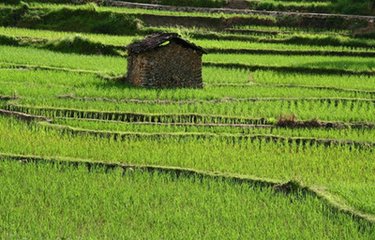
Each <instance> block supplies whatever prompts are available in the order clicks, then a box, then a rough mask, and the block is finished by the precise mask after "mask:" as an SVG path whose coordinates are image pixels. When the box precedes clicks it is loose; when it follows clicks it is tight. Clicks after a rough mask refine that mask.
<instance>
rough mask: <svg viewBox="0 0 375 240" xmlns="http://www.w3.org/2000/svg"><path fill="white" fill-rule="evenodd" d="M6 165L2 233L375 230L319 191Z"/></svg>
mask: <svg viewBox="0 0 375 240" xmlns="http://www.w3.org/2000/svg"><path fill="white" fill-rule="evenodd" d="M0 171H1V172H2V174H1V175H0V184H1V186H2V187H1V190H0V192H1V196H7V197H4V198H0V203H1V205H2V206H7V207H6V208H5V209H3V210H2V211H1V213H0V218H1V219H2V220H4V221H2V222H1V228H2V231H1V233H0V236H1V237H2V238H107V237H109V238H173V239H186V238H202V237H204V238H210V239H212V238H231V239H235V238H247V237H252V238H263V237H266V238H279V237H282V238H284V237H285V238H291V237H292V238H294V237H295V238H315V237H319V238H320V239H330V238H340V239H369V238H371V237H373V236H374V235H373V234H374V231H373V230H372V229H371V228H370V226H369V225H367V224H366V223H362V222H360V223H357V222H353V220H351V219H350V218H349V217H348V216H345V215H343V214H334V213H332V212H331V211H330V209H328V208H327V207H326V206H324V205H322V204H321V202H319V201H318V200H317V199H315V198H313V197H310V196H306V197H303V196H301V194H299V193H296V194H295V195H291V196H287V197H286V196H283V195H281V194H274V193H273V192H272V190H270V189H259V188H256V187H249V186H248V185H246V184H236V183H232V182H229V181H226V180H212V179H207V178H203V179H202V178H199V177H195V176H192V177H188V178H185V177H177V176H176V175H171V174H158V173H147V172H140V171H137V170H136V171H134V172H129V171H127V172H126V173H125V175H123V172H122V171H120V170H119V169H116V170H112V171H110V172H109V173H108V172H107V173H106V172H104V171H103V170H102V169H91V170H90V172H88V170H87V169H86V168H84V167H79V168H74V167H69V166H64V165H62V166H59V165H51V164H46V165H35V164H26V165H24V164H20V163H16V162H6V161H1V162H0ZM30 222H32V223H33V225H30V224H29V223H30ZM259 222H264V224H262V226H261V227H260V226H259ZM361 224H363V225H365V227H363V225H361ZM280 226H282V228H281V229H280ZM344 226H345V227H344ZM301 228H303V229H304V230H303V231H301V230H300V229H301Z"/></svg>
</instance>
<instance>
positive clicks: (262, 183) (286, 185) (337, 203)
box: [0, 153, 375, 225]
mask: <svg viewBox="0 0 375 240" xmlns="http://www.w3.org/2000/svg"><path fill="white" fill-rule="evenodd" d="M0 159H2V160H3V161H7V160H8V161H9V160H10V161H19V162H22V163H38V164H39V163H40V164H43V163H54V164H67V165H70V166H86V167H87V168H88V170H90V169H91V168H95V167H101V168H105V169H106V170H111V169H115V168H121V169H123V171H124V173H125V172H126V171H134V170H135V169H136V170H141V171H145V172H160V173H164V174H170V173H173V174H176V175H177V176H178V177H190V176H196V177H197V176H198V177H200V178H211V179H225V180H227V181H232V182H234V183H241V184H249V185H252V186H259V187H265V188H273V189H274V190H275V192H276V193H277V192H280V193H284V194H293V193H296V192H301V193H303V194H305V195H307V194H309V195H311V196H314V197H317V198H318V199H320V200H321V201H322V202H323V203H324V204H326V205H327V206H328V207H329V208H330V209H331V210H332V211H333V212H341V213H345V214H347V215H349V216H351V217H352V218H353V219H355V220H365V221H367V222H368V223H370V224H371V225H373V224H375V216H373V215H371V214H366V213H363V212H361V211H358V210H356V209H354V208H353V207H350V206H349V205H347V204H345V203H344V202H343V201H342V200H340V199H339V198H338V197H336V196H334V195H333V194H330V193H329V192H327V191H326V190H324V189H322V188H319V187H307V186H303V185H301V184H300V183H299V182H296V181H286V182H284V181H280V180H274V179H266V178H259V177H255V176H245V175H235V174H230V173H220V172H209V171H201V170H196V169H191V168H181V167H172V166H158V165H136V164H124V163H112V162H101V161H93V160H86V159H73V158H64V157H42V156H28V155H17V154H8V153H0Z"/></svg>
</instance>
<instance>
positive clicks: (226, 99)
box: [57, 95, 375, 104]
mask: <svg viewBox="0 0 375 240" xmlns="http://www.w3.org/2000/svg"><path fill="white" fill-rule="evenodd" d="M57 97H58V98H61V99H72V100H79V101H94V102H95V101H101V102H121V103H139V104H195V103H224V102H275V101H285V102H297V101H312V102H328V103H334V104H337V103H338V102H369V103H375V99H363V98H318V97H304V98H294V97H291V98H284V97H282V98H278V97H259V98H232V97H224V98H217V99H194V100H193V99H192V100H172V99H155V100H148V99H136V98H128V99H126V98H121V99H116V98H106V97H77V96H72V95H62V96H57Z"/></svg>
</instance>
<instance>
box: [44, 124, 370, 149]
mask: <svg viewBox="0 0 375 240" xmlns="http://www.w3.org/2000/svg"><path fill="white" fill-rule="evenodd" d="M39 125H40V126H42V127H47V128H51V129H55V130H59V131H61V132H62V134H64V133H66V132H67V133H70V134H74V135H77V136H85V135H88V136H94V137H99V138H109V139H114V140H116V141H124V140H126V139H128V138H130V139H133V138H151V139H165V138H167V137H172V138H173V137H177V138H184V137H188V138H189V137H193V138H197V139H209V138H223V139H226V140H232V141H242V140H246V141H255V140H264V141H266V142H279V141H283V142H286V143H288V144H297V145H299V144H302V145H303V146H305V145H314V144H319V145H323V146H326V147H328V146H343V145H347V146H350V147H356V148H361V149H362V148H366V149H371V150H373V149H374V148H375V142H365V141H352V140H341V139H324V138H314V137H285V136H281V135H272V134H230V133H229V134H228V133H226V134H225V133H223V134H217V133H207V132H206V133H201V132H180V133H176V132H117V131H103V130H92V129H86V128H77V127H72V126H69V125H61V124H53V123H47V122H39Z"/></svg>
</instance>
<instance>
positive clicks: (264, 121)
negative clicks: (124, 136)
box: [5, 104, 375, 129]
mask: <svg viewBox="0 0 375 240" xmlns="http://www.w3.org/2000/svg"><path fill="white" fill-rule="evenodd" d="M5 109H6V110H8V111H15V112H22V113H27V114H32V115H33V114H34V115H42V116H45V117H51V118H53V119H54V118H66V119H72V118H74V119H91V120H106V121H111V122H129V123H131V122H154V123H167V124H174V123H204V124H206V123H210V124H217V123H224V124H247V125H271V126H276V124H277V122H276V123H275V122H274V121H271V120H270V119H268V118H255V117H254V118H244V117H236V116H222V115H208V114H197V113H183V114H158V113H134V112H116V111H114V112H105V111H96V110H79V109H72V108H57V107H56V108H53V107H37V106H27V105H25V106H23V105H17V104H7V105H6V106H5ZM165 118H170V119H169V120H168V121H164V119H165ZM292 125H293V127H309V126H310V127H324V128H338V129H342V128H375V123H373V122H342V121H317V120H314V119H313V120H302V121H293V122H292ZM279 127H281V126H279Z"/></svg>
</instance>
